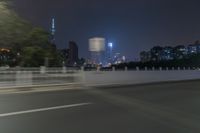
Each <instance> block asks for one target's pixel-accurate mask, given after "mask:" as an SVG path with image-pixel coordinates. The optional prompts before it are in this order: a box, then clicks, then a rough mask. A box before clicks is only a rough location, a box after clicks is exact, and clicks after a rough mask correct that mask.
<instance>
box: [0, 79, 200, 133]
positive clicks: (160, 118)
mask: <svg viewBox="0 0 200 133" xmlns="http://www.w3.org/2000/svg"><path fill="white" fill-rule="evenodd" d="M55 89H59V87H57V88H56V87H55ZM199 132H200V81H187V82H174V83H157V84H146V85H132V86H119V87H100V88H89V87H80V88H77V89H74V90H73V89H72V90H58V91H46V92H30V93H16V94H14V93H13V94H0V133H199Z"/></svg>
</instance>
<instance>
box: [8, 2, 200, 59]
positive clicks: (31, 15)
mask: <svg viewBox="0 0 200 133" xmlns="http://www.w3.org/2000/svg"><path fill="white" fill-rule="evenodd" d="M12 1H13V2H14V3H13V7H14V8H15V9H16V11H17V12H18V14H19V15H20V16H23V17H24V18H26V19H28V20H29V21H31V22H32V23H33V24H35V25H39V26H42V27H44V28H45V29H46V30H49V27H50V25H51V24H50V21H51V19H52V17H55V19H56V26H57V31H56V37H55V38H56V44H57V46H58V48H66V47H67V43H68V41H70V40H74V41H76V42H77V44H79V47H80V49H82V50H81V51H80V56H81V57H89V52H88V38H91V37H94V36H100V37H105V38H107V40H108V41H109V42H113V44H114V49H115V52H120V53H122V54H124V55H126V56H127V57H128V59H129V60H134V59H135V58H139V53H140V52H141V51H143V50H147V49H149V48H151V47H152V46H156V45H160V46H166V45H169V46H175V45H187V44H191V43H193V42H194V41H195V40H198V39H199V38H200V36H199V35H200V25H199V23H200V18H199V17H198V13H200V9H199V8H198V4H199V3H200V2H198V1H196V0H191V1H179V0H176V1H172V0H163V1H158V0H153V1H148V0H140V1H123V2H122V1H115V2H114V1H112V0H108V1H107V2H105V1H104V0H102V1H95V0H94V1H90V0H86V1H84V2H82V1H80V0H74V1H72V0H68V1H65V0H60V1H59V2H58V1H47V0H42V1H37V0H34V1H33V0H12ZM27 7H29V10H28V11H27V10H26V9H27ZM33 7H34V8H33ZM186 18H187V19H186Z"/></svg>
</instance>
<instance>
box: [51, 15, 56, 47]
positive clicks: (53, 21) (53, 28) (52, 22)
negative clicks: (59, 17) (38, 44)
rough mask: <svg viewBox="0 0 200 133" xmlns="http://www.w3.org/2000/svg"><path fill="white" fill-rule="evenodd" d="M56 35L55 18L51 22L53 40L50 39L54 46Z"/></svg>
mask: <svg viewBox="0 0 200 133" xmlns="http://www.w3.org/2000/svg"><path fill="white" fill-rule="evenodd" d="M55 33H56V25H55V18H52V20H51V38H50V41H51V43H52V44H55Z"/></svg>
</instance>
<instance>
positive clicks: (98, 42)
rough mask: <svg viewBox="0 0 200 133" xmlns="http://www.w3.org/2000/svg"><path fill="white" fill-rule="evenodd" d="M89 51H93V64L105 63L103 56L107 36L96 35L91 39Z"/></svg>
mask: <svg viewBox="0 0 200 133" xmlns="http://www.w3.org/2000/svg"><path fill="white" fill-rule="evenodd" d="M89 51H90V53H91V61H92V64H95V65H100V64H103V62H104V60H103V56H104V52H105V38H102V37H94V38H91V39H89Z"/></svg>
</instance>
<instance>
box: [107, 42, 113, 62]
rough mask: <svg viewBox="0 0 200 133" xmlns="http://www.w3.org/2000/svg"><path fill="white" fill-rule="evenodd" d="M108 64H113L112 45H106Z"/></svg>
mask: <svg viewBox="0 0 200 133" xmlns="http://www.w3.org/2000/svg"><path fill="white" fill-rule="evenodd" d="M107 52H108V63H111V64H112V63H113V57H112V56H113V43H111V42H110V43H108V51H107Z"/></svg>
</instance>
